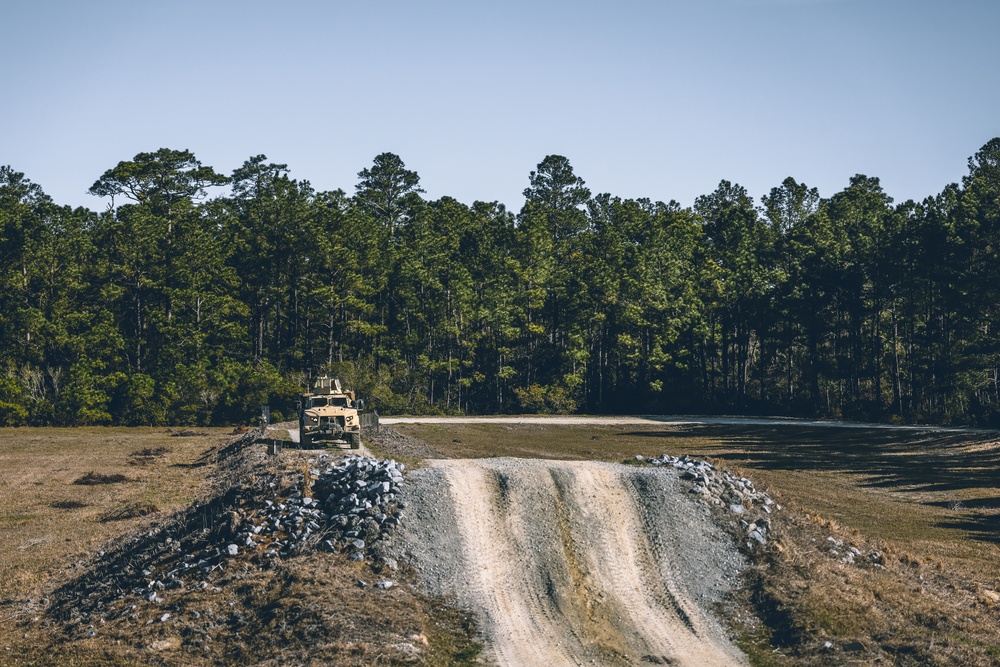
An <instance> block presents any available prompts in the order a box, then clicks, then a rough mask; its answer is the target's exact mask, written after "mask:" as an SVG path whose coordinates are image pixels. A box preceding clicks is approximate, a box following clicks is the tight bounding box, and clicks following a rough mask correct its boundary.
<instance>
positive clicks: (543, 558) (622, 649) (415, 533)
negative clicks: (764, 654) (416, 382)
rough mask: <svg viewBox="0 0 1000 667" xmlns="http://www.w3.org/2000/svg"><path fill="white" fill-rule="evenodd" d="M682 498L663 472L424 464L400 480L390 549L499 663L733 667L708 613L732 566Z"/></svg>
mask: <svg viewBox="0 0 1000 667" xmlns="http://www.w3.org/2000/svg"><path fill="white" fill-rule="evenodd" d="M685 491H686V490H685V489H684V488H682V485H681V483H680V482H679V481H678V479H677V476H676V474H675V472H674V471H671V470H665V469H656V468H638V467H633V466H625V465H621V464H611V463H597V462H583V461H573V462H567V461H541V460H524V459H510V458H503V459H478V460H455V459H451V460H436V461H433V462H431V463H430V466H429V467H427V468H422V469H420V470H416V471H413V472H411V473H410V474H409V475H408V477H407V487H406V491H405V498H406V501H407V504H408V510H407V512H408V517H407V520H406V521H404V522H403V526H404V530H403V533H402V535H401V539H402V540H403V548H404V549H405V550H406V551H407V552H408V555H409V557H410V558H411V559H412V561H413V563H414V565H415V566H416V568H417V570H418V572H420V577H421V581H422V584H423V585H424V586H425V587H426V588H427V590H428V592H430V593H433V594H444V595H453V596H454V597H455V598H456V599H457V601H458V602H459V604H461V605H462V606H465V607H467V608H470V609H472V610H474V611H476V612H477V613H478V614H479V617H480V619H481V622H482V626H481V627H482V629H483V633H484V635H485V637H484V638H485V640H486V644H487V654H488V655H487V657H488V658H490V659H492V660H493V661H495V662H496V663H498V664H500V665H518V666H521V665H546V666H551V667H556V666H561V665H585V664H586V665H589V664H598V665H634V664H669V665H689V666H691V667H694V666H700V667H712V666H716V665H718V666H722V665H745V664H746V659H745V657H744V656H743V655H742V654H741V653H740V651H739V650H738V649H737V648H736V647H735V646H733V645H732V643H731V642H730V641H729V640H728V639H727V637H726V634H725V631H724V630H723V628H722V626H721V625H720V624H719V622H718V621H717V620H716V619H715V618H714V617H713V616H712V613H711V612H712V610H713V609H715V608H717V607H718V604H719V603H720V602H721V600H722V599H723V597H724V596H725V594H726V592H727V591H728V590H730V588H731V587H732V586H733V585H734V584H735V583H736V579H737V577H738V574H739V571H740V569H741V567H742V566H743V561H742V558H741V556H740V555H739V553H738V552H737V551H736V550H735V549H734V547H733V546H732V543H731V541H730V539H729V538H728V537H727V536H725V535H724V534H723V533H722V532H721V531H720V530H719V528H718V526H717V525H716V524H715V523H714V522H713V520H712V518H711V517H710V514H709V511H708V509H707V508H706V507H705V506H704V505H702V504H700V503H698V502H696V501H695V500H693V499H692V498H691V497H690V494H688V493H686V492H685Z"/></svg>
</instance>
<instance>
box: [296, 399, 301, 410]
mask: <svg viewBox="0 0 1000 667" xmlns="http://www.w3.org/2000/svg"><path fill="white" fill-rule="evenodd" d="M295 411H296V412H302V401H295Z"/></svg>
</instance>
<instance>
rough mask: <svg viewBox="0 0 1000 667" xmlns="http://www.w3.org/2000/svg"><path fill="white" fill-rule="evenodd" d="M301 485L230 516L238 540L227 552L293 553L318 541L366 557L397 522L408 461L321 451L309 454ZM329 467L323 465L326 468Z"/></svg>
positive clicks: (355, 557) (267, 555) (332, 549)
mask: <svg viewBox="0 0 1000 667" xmlns="http://www.w3.org/2000/svg"><path fill="white" fill-rule="evenodd" d="M308 462H309V464H310V465H316V466H318V467H315V468H310V470H309V472H308V474H307V475H306V474H304V475H300V483H301V489H298V488H297V489H295V490H293V491H292V492H291V493H290V494H288V495H287V496H286V497H284V498H281V499H278V498H272V499H263V501H262V505H263V506H262V507H258V509H256V510H253V511H251V512H249V513H246V514H244V515H243V516H240V515H239V514H237V516H236V517H234V518H233V519H231V520H230V522H231V525H233V526H234V527H235V530H233V531H232V532H233V534H234V535H235V538H236V539H235V540H234V542H233V543H231V544H228V545H226V547H225V549H226V551H225V553H224V554H223V555H224V556H236V555H237V554H239V553H240V551H242V550H244V549H245V550H248V551H250V552H251V553H252V554H255V555H260V556H262V557H263V558H279V557H288V556H293V555H295V554H298V553H302V552H304V551H306V550H309V549H311V548H314V547H316V546H319V547H321V548H323V549H324V550H326V551H329V552H338V551H343V552H349V553H350V557H351V559H352V560H356V561H362V560H365V553H366V551H368V550H370V549H371V547H372V545H373V544H374V543H375V542H376V541H378V540H379V539H380V538H381V537H382V535H383V534H384V533H386V532H388V531H390V530H392V528H393V527H395V526H397V525H399V519H400V515H401V509H402V508H401V504H402V503H401V502H398V501H397V500H396V498H397V496H398V494H399V492H400V486H401V485H402V483H403V470H404V466H403V464H401V463H396V461H393V460H389V459H383V460H381V461H379V460H378V459H375V458H371V457H367V456H348V457H346V458H344V459H342V460H340V461H338V462H332V461H330V460H329V459H328V457H327V456H326V455H325V454H323V455H320V457H319V459H318V460H317V459H309V461H308ZM324 466H325V467H324Z"/></svg>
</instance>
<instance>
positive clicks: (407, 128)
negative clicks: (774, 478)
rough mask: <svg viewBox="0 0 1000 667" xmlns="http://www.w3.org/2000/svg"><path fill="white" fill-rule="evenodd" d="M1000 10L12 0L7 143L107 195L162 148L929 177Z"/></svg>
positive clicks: (315, 175)
mask: <svg viewBox="0 0 1000 667" xmlns="http://www.w3.org/2000/svg"><path fill="white" fill-rule="evenodd" d="M998 28H1000V2H998V1H997V0H662V1H660V2H653V1H646V2H641V1H629V0H619V1H618V2H587V1H585V0H584V1H577V2H569V1H555V0H550V1H544V0H538V1H535V2H521V1H519V0H515V1H511V0H507V1H505V2H485V1H475V0H428V1H425V2H421V1H419V0H367V1H366V0H353V1H351V2H340V1H335V0H330V1H320V0H297V1H296V0H286V1H284V2H257V1H254V0H239V1H231V2H222V1H220V2H211V1H198V2H194V1H185V0H179V1H169V2H168V1H166V0H159V1H156V2H153V1H151V0H129V1H122V2H114V1H108V0H93V1H90V2H80V1H78V0H72V1H70V0H63V1H56V0H33V1H27V0H22V1H18V0H0V57H2V62H3V67H2V68H0V164H10V165H11V166H13V167H14V168H15V169H16V170H18V171H23V172H25V173H26V174H27V175H28V177H29V178H30V179H31V180H33V181H35V182H36V183H39V184H40V185H42V187H43V188H44V189H45V191H46V192H48V193H49V194H50V195H51V196H52V197H53V198H54V199H55V200H56V201H57V202H58V203H62V204H72V205H86V206H89V207H91V208H95V209H97V208H102V207H103V204H102V202H101V201H100V200H99V199H97V198H95V197H91V196H89V195H87V194H86V191H87V189H88V188H89V187H90V185H91V184H92V183H93V182H94V180H96V179H97V177H98V176H100V175H101V173H103V172H104V171H105V170H106V169H108V168H110V167H113V166H114V165H115V164H117V163H118V162H119V161H121V160H127V159H130V158H131V157H132V156H133V155H135V154H136V153H138V152H142V151H153V150H156V149H158V148H161V147H168V148H175V149H189V150H191V151H193V152H194V153H195V155H196V156H197V157H198V158H199V159H200V160H201V161H202V162H203V163H205V164H208V165H211V166H213V167H215V168H216V169H217V170H219V171H221V172H223V173H226V174H228V173H230V172H231V171H232V170H233V169H234V168H235V167H237V166H239V165H240V164H241V163H242V162H243V161H244V160H245V159H246V158H248V157H250V156H251V155H256V154H258V153H264V154H266V155H267V156H268V158H270V159H271V160H272V161H274V162H284V163H287V164H288V165H289V167H290V168H291V173H292V176H294V177H297V178H302V179H308V180H309V181H311V182H312V184H313V185H314V186H315V187H316V188H318V189H322V190H326V189H333V188H338V187H339V188H343V189H345V190H347V191H348V192H353V188H354V185H355V183H356V181H357V177H356V175H357V172H358V171H360V170H361V169H363V168H365V167H367V166H369V165H370V164H371V161H372V158H373V157H374V156H375V155H377V154H378V153H381V152H384V151H390V152H393V153H397V154H398V155H400V156H401V157H402V158H403V160H404V161H405V162H406V165H407V166H408V167H409V168H411V169H414V170H416V171H417V172H418V173H419V174H420V176H421V182H422V185H423V186H424V188H425V189H426V190H427V196H428V197H431V198H436V197H440V196H443V195H451V196H454V197H456V198H458V199H460V200H462V201H464V202H467V203H472V201H474V200H477V199H481V200H488V201H492V200H499V201H501V202H504V203H505V204H507V205H508V206H509V207H511V208H513V209H515V210H516V209H518V208H519V207H520V206H521V204H522V202H523V198H522V196H521V191H522V190H523V189H524V188H525V187H526V186H527V180H528V173H529V172H530V171H531V170H532V169H534V168H535V165H536V164H537V163H538V162H540V161H541V160H542V158H543V157H545V156H546V155H548V154H552V153H557V154H561V155H565V156H566V157H568V158H569V159H570V162H571V163H572V164H573V166H574V168H575V170H576V172H577V174H578V175H580V176H582V177H583V178H584V179H585V180H586V181H587V184H588V186H590V188H591V190H592V191H593V192H595V193H597V192H611V193H612V194H615V195H619V196H623V197H649V198H652V199H660V200H664V201H666V200H670V199H676V200H678V201H679V202H681V203H682V204H684V205H690V204H691V203H693V201H694V198H695V197H696V196H698V195H699V194H704V193H707V192H710V191H711V190H713V189H714V188H715V186H716V185H717V184H718V182H719V180H721V179H728V180H731V181H736V182H738V183H741V184H742V185H744V186H745V187H746V188H747V189H748V190H749V191H750V193H751V194H752V195H753V196H754V197H755V198H757V199H759V197H760V196H761V195H762V194H764V193H766V192H767V191H768V190H769V189H770V188H771V187H774V186H776V185H778V184H779V183H780V182H781V181H782V179H784V178H785V177H786V176H793V177H795V178H796V179H797V180H799V181H804V182H805V183H807V184H809V185H811V186H816V187H818V188H819V189H820V193H821V194H822V195H823V196H830V195H832V194H834V193H835V192H836V191H838V190H839V189H841V188H843V187H844V186H846V185H847V182H848V179H849V178H850V177H851V176H852V175H853V174H855V173H865V174H868V175H870V176H878V177H880V178H881V179H882V184H883V187H884V188H885V189H886V191H887V192H888V193H889V194H890V195H891V196H893V197H894V198H895V199H896V200H897V201H901V200H905V199H908V198H916V199H920V198H923V197H925V196H928V195H933V194H936V193H937V192H939V191H940V190H941V189H942V188H943V187H944V186H945V185H946V184H947V183H950V182H952V181H956V180H959V179H960V178H961V177H962V176H963V175H964V174H965V173H966V169H967V167H966V160H967V158H968V157H969V156H970V155H972V154H973V153H974V152H975V151H976V150H977V149H978V148H979V147H980V146H982V145H983V144H984V143H986V141H988V140H989V139H991V138H992V137H994V136H998V135H1000V38H998Z"/></svg>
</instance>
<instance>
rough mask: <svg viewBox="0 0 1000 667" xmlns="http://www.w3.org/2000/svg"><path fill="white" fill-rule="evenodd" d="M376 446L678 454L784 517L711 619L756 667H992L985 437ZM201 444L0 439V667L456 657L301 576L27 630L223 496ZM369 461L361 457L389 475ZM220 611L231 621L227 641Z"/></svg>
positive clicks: (470, 439)
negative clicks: (151, 537) (150, 534)
mask: <svg viewBox="0 0 1000 667" xmlns="http://www.w3.org/2000/svg"><path fill="white" fill-rule="evenodd" d="M396 429H397V430H399V431H401V432H402V433H404V434H405V435H409V436H412V437H414V438H418V439H420V440H421V441H422V443H425V444H420V445H419V449H417V450H411V452H412V451H420V452H422V453H421V454H420V455H421V456H424V455H427V454H428V453H430V454H433V455H435V456H441V457H482V456H519V457H529V458H535V457H540V458H554V459H591V460H605V461H622V460H632V461H634V457H635V456H636V455H637V454H641V455H644V456H655V455H658V454H661V453H668V454H673V455H681V454H690V455H692V456H695V457H698V458H706V459H709V460H712V461H714V462H716V463H718V464H720V465H723V466H725V467H726V468H728V469H730V470H731V471H736V472H742V473H743V474H745V475H747V476H749V477H751V478H752V479H753V480H754V481H755V482H756V483H757V486H758V487H763V488H765V489H767V490H768V491H769V492H770V493H771V494H772V495H773V496H774V497H775V498H776V499H777V501H778V502H779V503H781V504H782V505H783V506H784V508H785V509H784V510H783V512H781V513H780V514H781V518H780V520H779V521H776V522H775V532H774V533H773V536H774V538H775V539H774V540H773V541H772V544H771V546H770V548H769V550H768V551H767V552H765V553H763V554H761V555H760V557H759V558H758V560H757V562H756V565H755V566H754V567H753V568H752V569H751V570H750V571H749V572H748V574H747V578H746V586H745V588H744V590H742V591H741V592H740V596H739V597H738V599H737V600H735V601H734V603H733V608H732V609H730V610H727V612H726V613H727V614H729V615H730V616H731V617H732V618H733V619H734V620H735V622H736V626H737V629H738V631H739V632H740V633H741V637H742V644H743V646H744V648H745V649H746V650H747V652H748V653H749V655H750V656H751V657H752V660H753V663H754V664H755V665H758V666H769V665H779V666H785V665H839V664H883V665H884V664H895V665H1000V593H998V591H1000V531H998V527H1000V489H998V484H997V480H998V477H997V471H998V468H1000V465H998V464H1000V448H998V445H997V440H996V437H997V436H996V434H992V433H978V432H957V431H946V430H912V429H910V430H898V431H895V430H887V429H859V428H851V429H846V428H832V427H830V428H816V427H797V426H768V425H759V426H745V425H744V426H668V425H653V426H650V427H645V426H642V427H636V426H615V427H611V426H541V425H499V424H493V425H478V424H463V425H459V424H437V425H431V424H425V425H420V424H416V425H401V426H397V427H396ZM202 431H204V433H203V434H199V435H189V436H185V437H173V436H172V435H171V433H170V432H169V431H167V430H165V429H103V428H81V429H4V430H0V651H2V652H0V664H4V665H6V664H68V663H70V662H73V663H75V664H81V665H101V664H135V663H156V664H165V665H174V664H176V665H182V664H184V665H186V664H220V661H221V663H222V664H225V662H226V660H227V656H228V657H229V658H232V659H235V658H234V656H239V660H240V661H255V662H260V663H261V664H270V663H267V661H266V660H265V658H266V656H269V655H270V656H276V655H278V654H277V653H276V652H275V651H276V647H281V648H282V650H283V651H284V653H283V655H285V657H286V658H287V659H288V660H290V661H292V662H305V663H308V662H309V660H310V659H311V658H310V655H311V653H310V651H322V652H323V661H321V662H322V664H331V665H349V664H350V665H353V664H357V665H363V664H371V661H372V660H374V659H375V656H378V655H382V654H383V653H384V652H385V650H388V649H387V648H386V647H389V646H390V643H391V642H396V643H397V644H398V643H399V641H402V640H406V641H409V639H408V638H409V637H418V638H422V640H423V641H426V642H427V648H426V649H425V650H424V659H425V662H426V663H427V664H441V665H446V664H454V663H455V661H456V660H457V659H458V658H456V657H455V656H464V655H473V654H474V653H475V643H474V641H473V637H474V628H473V627H472V626H470V625H469V619H467V618H465V617H464V616H462V615H461V614H459V613H457V612H456V611H455V610H454V609H453V608H451V607H449V606H448V605H447V604H444V603H442V602H441V601H435V600H430V599H427V598H423V597H421V596H419V595H416V594H414V593H412V592H410V591H409V589H408V587H397V588H395V589H393V593H392V594H391V595H384V596H382V597H380V598H376V597H373V595H372V593H371V592H370V589H367V591H366V590H362V589H360V588H357V587H356V586H355V585H354V583H355V581H356V579H357V578H361V577H366V576H369V575H368V574H365V571H364V569H363V567H360V566H359V565H358V564H356V563H347V562H346V560H344V559H341V560H335V561H330V560H329V558H321V557H310V558H306V559H293V560H292V561H290V562H289V564H288V566H287V567H282V568H279V569H275V570H269V571H265V572H260V573H257V574H252V573H243V574H241V575H240V576H239V577H238V578H234V579H233V580H232V583H231V584H230V585H229V587H226V586H223V587H222V591H221V592H217V593H207V592H199V591H194V590H191V591H174V592H171V591H166V592H164V593H163V595H164V596H166V597H167V598H168V599H167V602H166V603H165V608H169V609H170V610H171V612H172V613H173V614H174V617H175V618H178V619H180V618H185V619H190V618H192V617H193V615H194V614H195V612H200V613H201V614H202V615H203V619H204V614H207V613H210V610H213V609H214V610H215V613H216V616H215V618H216V619H217V622H216V626H217V627H216V628H215V629H213V630H211V632H208V633H207V634H206V633H201V634H197V635H193V634H189V635H183V634H180V635H179V634H176V632H178V631H179V630H178V629H175V630H171V627H174V626H171V625H170V624H162V623H153V624H152V625H146V621H147V620H149V619H152V618H153V616H149V615H150V614H153V615H156V614H159V613H161V612H162V609H161V610H159V611H157V610H155V609H152V608H150V609H149V610H146V611H145V612H144V611H143V609H144V608H141V609H140V610H139V612H138V614H139V615H138V617H136V616H135V614H133V616H125V617H122V618H120V619H118V620H114V621H112V620H109V622H108V623H107V624H106V625H101V626H100V628H99V633H98V634H97V636H96V637H95V638H93V639H80V638H79V637H77V636H71V635H69V634H66V633H64V632H62V631H60V630H59V627H58V625H51V626H49V625H46V622H45V621H44V618H45V616H44V609H45V602H44V598H45V596H47V595H49V594H50V593H51V592H52V591H54V590H56V589H57V588H58V587H59V586H62V585H64V584H66V583H67V582H73V581H74V580H75V578H76V577H79V576H80V575H81V573H82V572H84V571H86V570H87V568H88V567H89V565H88V563H90V562H95V561H96V560H99V559H100V556H99V554H100V552H101V551H102V550H104V549H109V550H113V549H114V546H115V544H116V542H118V541H119V538H122V537H123V536H125V535H127V534H131V533H134V531H136V529H139V528H142V527H150V526H152V525H153V524H155V523H159V522H164V521H167V520H169V517H170V515H171V513H173V512H175V511H176V510H180V509H182V508H185V507H187V506H188V505H189V503H190V502H191V501H192V499H194V498H199V497H202V496H203V495H204V494H205V493H207V492H209V491H211V489H210V487H211V485H212V484H213V483H214V484H216V485H218V484H219V483H220V481H221V482H223V483H224V482H225V481H226V480H220V479H219V475H220V474H222V473H220V469H219V467H218V465H219V464H218V463H216V461H215V459H214V458H213V452H217V451H218V450H219V448H220V447H221V446H223V445H224V444H225V443H226V442H228V440H229V434H228V429H202ZM387 443H389V444H387V445H386V448H385V449H383V450H382V451H381V453H383V454H388V455H393V456H397V457H398V458H405V456H406V451H402V450H401V451H399V452H397V451H394V450H393V449H392V448H391V439H390V440H388V441H387ZM376 453H379V452H378V450H377V448H376ZM400 454H402V455H403V456H402V457H400V456H399V455H400ZM302 455H303V454H302V453H299V452H296V451H294V450H286V451H285V452H283V453H282V457H281V465H278V464H277V463H275V464H274V465H273V466H272V467H274V468H275V470H277V469H278V468H280V467H281V466H284V467H286V468H288V469H289V470H294V469H300V468H301V467H302V465H304V463H303V462H302V461H301V460H300V459H301V457H302ZM414 462H415V461H414ZM272 472H273V471H272ZM228 474H229V473H228V472H224V475H223V476H225V475H228ZM213 477H214V481H213ZM213 492H214V491H213ZM829 538H833V539H835V540H843V541H844V542H845V544H850V545H855V546H857V548H858V549H859V551H860V552H862V554H864V558H862V559H861V563H859V565H856V566H855V565H845V564H844V563H843V562H842V561H841V560H840V559H839V556H836V555H833V554H832V553H830V551H831V550H830V543H829ZM871 553H877V554H878V555H879V561H878V564H877V566H876V564H874V563H873V562H872V561H870V560H867V557H868V554H871ZM168 593H170V594H171V595H172V596H173V597H171V595H168ZM345 603H349V604H346V605H345ZM122 604H127V603H126V602H123V603H122ZM220 609H228V610H229V611H228V612H227V616H226V619H227V620H226V621H225V622H223V621H222V620H221V616H219V615H218V614H219V610H220ZM262 609H264V610H266V613H265V614H261V613H259V612H260V610H262ZM345 610H352V611H349V612H345ZM143 613H145V614H146V616H149V619H147V618H146V616H143V615H142V614H143ZM36 614H37V616H36ZM35 618H40V619H43V620H42V621H40V622H33V620H34V619H35ZM109 619H110V617H109ZM185 622H187V621H185ZM177 627H178V628H180V629H183V628H181V627H180V626H177ZM185 627H186V628H187V629H188V630H190V628H192V627H194V626H193V625H191V624H190V623H188V626H185ZM172 632H173V633H175V634H171V633H172ZM316 633H320V634H321V635H322V636H324V637H327V638H329V641H326V642H325V643H322V642H318V641H317V637H318V635H317V634H316ZM400 638H402V640H401V639H400ZM387 642H388V643H387ZM828 642H829V644H830V645H829V646H827V643H828ZM392 645H395V644H392ZM380 647H382V648H380ZM276 659H277V658H276ZM314 662H315V660H314ZM279 663H280V660H279V661H278V663H273V664H279ZM316 664H321V663H320V662H317V663H316Z"/></svg>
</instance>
